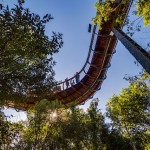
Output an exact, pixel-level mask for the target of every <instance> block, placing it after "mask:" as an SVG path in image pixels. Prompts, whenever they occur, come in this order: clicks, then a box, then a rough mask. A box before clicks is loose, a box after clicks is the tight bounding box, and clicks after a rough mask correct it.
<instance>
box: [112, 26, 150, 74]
mask: <svg viewBox="0 0 150 150" xmlns="http://www.w3.org/2000/svg"><path fill="white" fill-rule="evenodd" d="M112 31H113V33H114V34H115V36H116V37H117V38H118V39H119V40H120V41H121V43H122V44H123V45H124V46H125V47H126V48H127V49H128V51H129V52H130V53H131V54H132V55H133V56H134V57H135V59H136V60H137V61H138V62H139V63H140V64H141V65H142V66H143V68H144V69H145V70H146V71H147V72H148V73H149V74H150V53H149V52H147V51H146V50H144V49H143V48H142V47H141V46H140V45H138V44H137V43H136V42H135V41H133V40H132V39H131V38H130V37H129V36H127V35H126V34H125V33H124V32H123V31H122V30H120V29H117V28H113V30H112Z"/></svg>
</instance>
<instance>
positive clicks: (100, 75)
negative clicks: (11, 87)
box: [10, 3, 130, 109]
mask: <svg viewBox="0 0 150 150" xmlns="http://www.w3.org/2000/svg"><path fill="white" fill-rule="evenodd" d="M116 5H118V3H115V5H114V6H115V7H116ZM129 8H130V3H129V4H128V5H127V4H126V5H124V6H120V9H117V11H115V12H113V13H112V14H111V16H110V20H109V21H108V22H106V23H103V25H102V30H99V31H98V35H96V34H94V33H95V31H94V30H93V34H92V39H91V41H92V40H93V37H94V35H95V36H96V37H97V39H96V44H95V46H94V47H95V48H94V50H93V57H92V60H91V62H90V67H89V69H88V71H87V72H85V70H84V69H85V67H83V69H82V70H81V71H80V72H82V71H83V72H85V76H84V77H83V78H82V79H81V81H80V82H79V83H77V84H75V85H73V86H71V87H69V88H67V89H64V90H62V89H61V91H59V92H57V93H55V95H54V97H55V99H58V100H59V101H61V103H62V104H64V105H66V106H69V105H70V104H72V103H74V104H76V105H77V104H81V103H84V102H85V101H86V100H87V99H89V98H90V97H91V96H93V95H94V93H95V92H96V91H97V90H98V89H99V88H100V87H101V85H102V82H103V80H104V79H105V77H106V72H107V69H108V66H109V63H110V60H111V57H112V55H113V52H114V48H115V46H116V43H117V38H116V37H115V36H114V35H110V33H111V31H112V28H113V27H114V26H117V27H118V28H121V27H120V26H119V25H114V20H115V19H116V17H117V15H120V14H123V16H122V17H123V18H126V14H127V13H128V10H129ZM122 11H124V12H122ZM91 43H92V42H91ZM91 51H92V47H91V46H90V52H91ZM87 63H88V60H87ZM87 63H86V64H87ZM80 72H79V73H80ZM72 79H74V78H71V79H70V80H72ZM64 83H65V82H62V83H61V84H64ZM34 104H35V102H34V103H33V102H29V101H28V102H27V103H26V104H19V105H17V106H16V105H15V106H14V107H15V108H19V109H20V108H23V109H27V108H28V107H30V106H31V105H34ZM10 105H11V106H12V104H10Z"/></svg>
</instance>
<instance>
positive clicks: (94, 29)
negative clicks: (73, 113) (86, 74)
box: [56, 25, 97, 90]
mask: <svg viewBox="0 0 150 150" xmlns="http://www.w3.org/2000/svg"><path fill="white" fill-rule="evenodd" d="M96 29H97V25H94V28H93V32H92V37H91V42H90V47H89V52H88V56H87V59H86V62H85V64H84V65H83V67H82V68H81V70H80V71H79V72H78V74H81V73H82V72H83V70H84V69H85V68H86V66H87V64H88V62H89V58H90V56H91V52H92V46H93V42H94V37H95V31H96ZM75 77H76V75H74V76H73V77H71V78H69V79H67V80H68V81H71V80H73V79H74V78H75ZM65 82H66V81H65V80H64V81H62V82H59V83H58V84H56V86H59V85H61V84H64V83H65ZM63 90H64V89H63Z"/></svg>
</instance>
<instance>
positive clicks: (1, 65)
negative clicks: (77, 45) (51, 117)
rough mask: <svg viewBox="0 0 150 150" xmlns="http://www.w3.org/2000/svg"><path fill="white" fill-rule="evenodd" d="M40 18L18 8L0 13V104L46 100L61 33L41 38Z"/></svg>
mask: <svg viewBox="0 0 150 150" xmlns="http://www.w3.org/2000/svg"><path fill="white" fill-rule="evenodd" d="M52 19H53V17H52V16H51V15H49V14H46V15H45V16H44V17H43V18H42V19H41V18H40V16H39V15H38V14H35V13H31V12H30V11H29V9H25V8H23V6H22V4H21V5H19V6H18V5H15V7H14V8H11V9H10V8H9V7H8V6H6V7H4V6H2V9H1V10H0V29H1V30H0V55H1V57H0V76H1V78H0V101H1V103H2V102H3V103H7V102H8V101H9V102H12V101H13V102H14V101H15V102H27V100H32V101H34V100H37V99H38V100H41V99H43V98H47V99H50V98H51V95H52V93H51V91H52V88H53V86H54V85H55V80H54V74H55V73H54V70H53V66H54V65H55V61H54V60H53V54H55V53H57V52H58V51H59V49H60V48H61V47H62V44H63V42H62V34H60V33H55V32H52V36H51V39H49V37H48V36H46V35H45V25H46V23H48V22H49V21H50V20H52Z"/></svg>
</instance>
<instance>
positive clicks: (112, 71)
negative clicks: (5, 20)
mask: <svg viewBox="0 0 150 150" xmlns="http://www.w3.org/2000/svg"><path fill="white" fill-rule="evenodd" d="M25 1H26V3H25V7H29V8H30V10H31V11H32V12H34V13H38V14H40V16H43V15H45V14H46V13H49V14H51V15H52V16H53V17H54V20H52V21H51V22H50V23H49V24H47V26H46V34H47V35H48V36H49V37H50V36H51V32H52V31H56V32H60V33H62V34H63V40H64V46H63V48H61V50H60V52H59V53H58V54H56V55H55V56H54V58H55V60H56V62H57V64H56V66H55V67H54V70H55V72H56V79H57V80H64V79H65V78H66V77H68V78H69V77H71V76H73V75H74V74H75V72H77V71H79V70H80V69H81V68H82V66H83V65H84V63H85V60H86V57H87V53H88V49H89V45H90V39H91V33H88V24H89V23H91V18H92V17H94V16H95V14H96V9H95V8H94V3H95V2H96V0H74V1H72V0H38V1H37V0H25ZM16 2H17V1H16V0H6V1H4V3H5V4H7V3H8V4H9V5H11V6H12V4H14V3H16ZM143 34H144V33H143ZM140 36H141V33H140V34H137V35H135V36H134V37H133V39H134V40H136V41H138V43H139V44H141V45H142V46H143V47H145V40H144V42H143V40H142V39H140ZM144 36H145V37H146V36H147V35H144ZM116 51H117V52H116V54H114V56H113V58H112V60H111V67H110V68H109V70H108V72H107V79H106V80H105V81H104V82H103V84H102V88H101V90H100V91H98V92H97V93H96V95H95V98H99V99H100V103H99V108H100V109H101V110H102V111H103V112H105V104H106V102H107V100H108V99H109V98H110V97H111V96H112V95H113V94H119V92H120V90H121V89H122V88H124V87H127V86H128V83H127V81H125V80H123V77H124V76H125V74H129V75H137V74H138V72H139V71H141V67H137V66H136V65H135V64H134V61H135V59H134V58H133V56H131V55H130V53H129V52H128V50H126V49H125V47H124V46H123V45H122V44H121V43H120V42H118V45H117V47H116ZM89 103H90V100H89V101H88V102H87V103H86V104H85V105H84V106H82V107H84V108H86V107H87V106H88V105H89ZM7 113H9V114H10V113H12V111H10V110H9V111H7ZM20 116H21V118H24V116H25V115H24V114H22V113H20Z"/></svg>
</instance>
